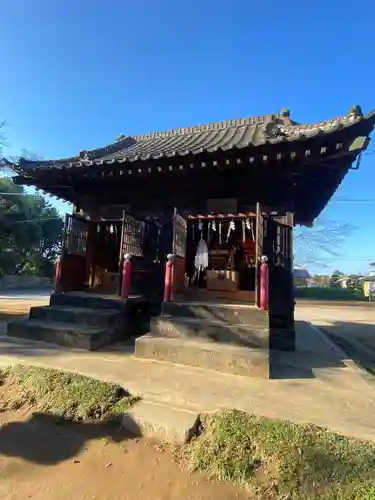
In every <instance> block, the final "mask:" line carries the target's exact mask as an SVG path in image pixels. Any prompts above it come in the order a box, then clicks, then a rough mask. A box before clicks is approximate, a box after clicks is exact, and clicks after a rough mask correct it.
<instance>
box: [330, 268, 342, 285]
mask: <svg viewBox="0 0 375 500" xmlns="http://www.w3.org/2000/svg"><path fill="white" fill-rule="evenodd" d="M343 275H344V274H343V273H342V272H341V271H338V270H337V271H333V273H332V275H331V279H330V285H331V286H332V287H335V288H338V287H339V286H340V279H341V278H342V277H343Z"/></svg>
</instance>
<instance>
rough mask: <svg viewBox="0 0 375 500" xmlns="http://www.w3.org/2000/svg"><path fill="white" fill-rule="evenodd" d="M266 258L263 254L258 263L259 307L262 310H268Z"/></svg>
mask: <svg viewBox="0 0 375 500" xmlns="http://www.w3.org/2000/svg"><path fill="white" fill-rule="evenodd" d="M268 280H269V275H268V258H267V256H265V255H262V257H261V264H260V294H259V295H260V296H259V309H262V310H263V311H267V310H268Z"/></svg>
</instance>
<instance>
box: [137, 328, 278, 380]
mask: <svg viewBox="0 0 375 500" xmlns="http://www.w3.org/2000/svg"><path fill="white" fill-rule="evenodd" d="M135 356H136V357H138V358H143V359H151V360H157V361H166V362H170V363H176V364H180V365H188V366H194V367H197V368H204V369H207V370H214V371H218V372H221V373H229V374H232V375H243V376H248V377H261V378H269V356H268V349H249V348H247V347H239V346H233V345H228V344H220V343H216V342H197V341H193V340H186V339H175V338H162V337H160V336H155V335H152V334H147V335H143V336H142V337H139V338H138V339H136V343H135Z"/></svg>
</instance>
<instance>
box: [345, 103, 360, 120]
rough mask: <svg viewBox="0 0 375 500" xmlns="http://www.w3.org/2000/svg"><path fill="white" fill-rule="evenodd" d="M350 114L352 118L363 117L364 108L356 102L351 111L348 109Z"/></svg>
mask: <svg viewBox="0 0 375 500" xmlns="http://www.w3.org/2000/svg"><path fill="white" fill-rule="evenodd" d="M348 116H349V117H350V118H352V117H353V118H362V117H363V113H362V108H361V106H359V105H358V104H356V105H355V106H352V107H351V108H350V109H349V111H348Z"/></svg>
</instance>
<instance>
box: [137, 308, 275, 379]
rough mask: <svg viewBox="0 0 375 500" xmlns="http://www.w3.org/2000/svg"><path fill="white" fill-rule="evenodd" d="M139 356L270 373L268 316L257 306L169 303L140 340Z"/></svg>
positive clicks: (254, 373) (247, 372) (250, 373)
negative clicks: (148, 331)
mask: <svg viewBox="0 0 375 500" xmlns="http://www.w3.org/2000/svg"><path fill="white" fill-rule="evenodd" d="M135 355H136V357H139V358H146V359H154V360H158V361H167V362H172V363H177V364H181V365H189V366H194V367H200V368H205V369H210V370H216V371H220V372H223V373H231V374H238V375H246V376H257V377H263V378H264V377H265V378H268V377H269V320H268V314H267V313H266V312H264V311H261V310H259V309H257V308H256V307H255V306H252V305H243V304H220V303H209V302H207V303H201V302H184V301H181V302H169V303H164V304H163V306H162V314H161V315H160V316H158V317H156V318H152V320H151V327H150V333H148V334H147V335H144V336H142V337H139V338H138V339H137V340H136V347H135Z"/></svg>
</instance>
